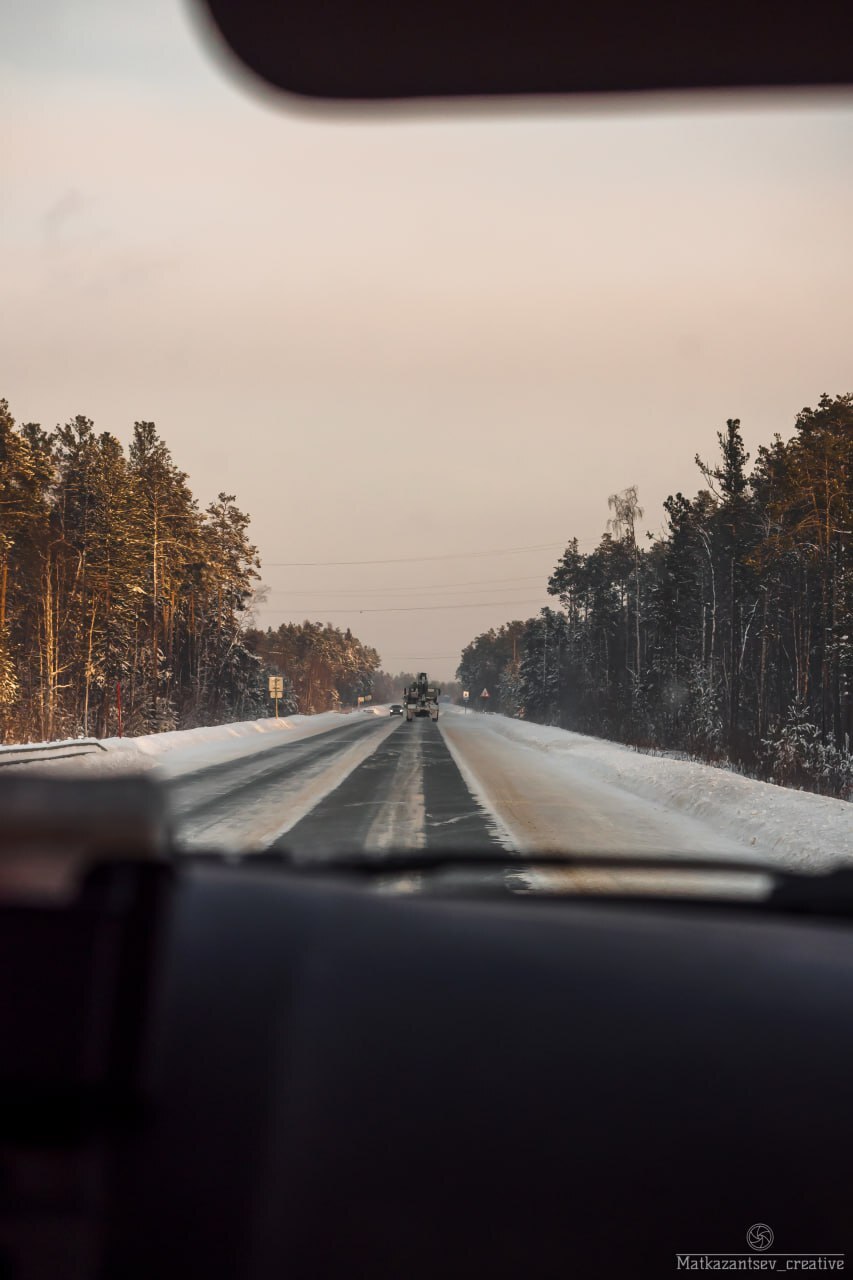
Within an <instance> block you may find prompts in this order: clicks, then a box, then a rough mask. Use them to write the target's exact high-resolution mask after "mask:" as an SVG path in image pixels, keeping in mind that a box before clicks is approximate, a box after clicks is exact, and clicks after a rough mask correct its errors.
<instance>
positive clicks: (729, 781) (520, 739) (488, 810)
mask: <svg viewBox="0 0 853 1280" xmlns="http://www.w3.org/2000/svg"><path fill="white" fill-rule="evenodd" d="M291 733H296V734H298V736H296V737H292V736H291V737H288V735H289V734H291ZM270 736H271V737H272V739H273V741H274V745H272V746H267V745H266V743H265V742H264V741H261V743H260V744H257V743H254V742H251V741H250V742H249V743H248V746H247V745H246V744H245V740H244V742H243V744H242V745H241V743H239V742H238V743H236V744H235V745H234V747H233V750H232V748H231V747H229V746H228V744H227V742H226V743H224V744H220V747H217V751H220V749H221V751H222V754H218V755H217V756H215V758H213V759H210V758H209V759H207V761H206V762H204V763H205V767H204V768H200V767H196V766H195V765H194V764H193V763H192V756H191V753H189V755H184V754H182V753H181V752H177V753H176V761H177V763H176V764H173V765H169V764H168V763H164V764H163V765H162V766H161V767H159V772H160V776H161V777H163V778H164V781H165V785H166V787H167V788H168V790H169V793H170V798H171V801H172V807H173V813H174V822H175V828H176V836H177V841H178V844H179V845H181V846H183V847H184V848H187V849H204V848H209V849H224V850H232V851H234V852H237V853H248V852H257V851H261V850H267V849H270V848H277V849H286V850H288V851H291V852H293V853H294V854H295V855H297V856H298V857H301V858H305V859H307V860H309V861H317V862H321V861H323V860H324V859H328V858H331V857H334V856H336V855H339V854H359V855H364V856H367V857H373V858H382V857H383V856H384V855H386V854H388V853H392V852H405V851H407V850H427V851H429V850H436V851H443V852H447V851H451V850H457V851H464V852H465V853H468V854H471V853H477V852H478V851H482V852H489V853H494V852H495V851H496V849H500V848H503V849H510V850H513V851H516V852H519V853H523V854H536V853H540V852H562V853H570V852H571V853H581V854H597V853H602V854H606V853H614V854H628V855H631V854H634V855H636V854H647V855H655V856H657V855H670V856H672V857H674V858H677V857H679V856H683V855H701V856H710V857H714V856H720V855H722V856H727V857H744V856H748V857H749V858H750V859H754V858H756V857H758V858H768V859H771V860H773V861H787V862H790V863H791V864H792V865H798V866H799V865H803V864H804V863H806V862H808V863H809V864H812V863H814V864H815V865H819V864H820V862H821V859H823V861H826V859H827V858H837V857H839V856H840V857H843V858H847V859H849V858H853V824H851V823H850V809H849V805H846V804H844V803H843V802H842V801H839V800H829V799H825V798H823V797H820V796H807V795H804V794H800V793H797V792H789V791H785V790H784V789H782V788H779V787H772V786H769V785H767V784H765V783H761V782H756V781H754V780H752V779H746V778H740V777H736V776H734V775H732V774H730V773H728V772H726V771H725V770H720V769H712V768H710V767H708V766H705V765H700V764H696V763H693V762H686V761H676V760H668V759H660V758H655V757H651V756H643V755H640V754H638V753H636V752H633V751H630V750H629V749H627V748H625V747H621V746H619V745H617V744H615V743H608V742H605V741H603V740H601V739H594V738H585V737H582V736H581V735H578V734H572V733H568V732H566V731H564V730H559V729H548V728H544V727H542V726H538V725H532V724H524V723H520V722H518V721H513V720H508V719H506V718H504V717H502V716H492V715H467V716H466V715H464V714H463V713H462V712H461V711H459V710H457V709H455V708H450V707H448V708H446V709H445V708H443V709H442V714H441V718H440V719H439V721H438V723H437V724H434V723H432V722H431V721H430V720H427V719H423V720H416V721H414V722H413V723H411V724H408V723H406V722H405V721H403V720H399V719H392V718H391V717H389V716H388V715H387V714H379V715H365V714H360V715H356V714H354V715H349V716H346V715H334V716H329V717H325V718H323V717H317V720H316V723H315V724H314V723H310V722H301V723H300V724H299V725H296V726H290V725H288V724H286V723H283V725H282V730H281V733H280V734H279V733H278V732H276V733H274V734H271V735H270ZM168 760H169V757H168V756H167V757H166V761H167V762H168ZM57 767H58V766H57ZM170 768H171V770H172V772H171V775H170V776H167V771H168V769H170ZM189 769H194V771H192V772H190V771H189ZM600 874H603V872H602V873H600Z"/></svg>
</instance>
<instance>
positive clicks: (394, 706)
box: [388, 702, 405, 716]
mask: <svg viewBox="0 0 853 1280" xmlns="http://www.w3.org/2000/svg"><path fill="white" fill-rule="evenodd" d="M388 714H389V715H392V716H402V715H405V712H404V710H403V708H402V707H401V706H400V703H399V702H392V703H391V710H390V712H389V713H388Z"/></svg>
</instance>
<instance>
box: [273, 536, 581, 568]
mask: <svg viewBox="0 0 853 1280" xmlns="http://www.w3.org/2000/svg"><path fill="white" fill-rule="evenodd" d="M564 545H565V544H564V543H562V542H537V543H533V544H532V545H531V546H527V547H497V548H494V549H493V550H491V551H452V552H450V553H449V554H447V555H440V556H398V557H396V558H394V559H390V560H266V561H265V562H264V565H263V567H264V568H268V569H320V568H323V567H325V566H327V565H359V564H425V563H426V562H427V561H432V560H477V559H480V558H481V557H483V556H509V555H516V554H517V553H521V552H526V551H549V550H550V551H552V550H553V549H554V548H555V547H562V546H564Z"/></svg>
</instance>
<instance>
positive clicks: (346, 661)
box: [245, 621, 379, 715]
mask: <svg viewBox="0 0 853 1280" xmlns="http://www.w3.org/2000/svg"><path fill="white" fill-rule="evenodd" d="M245 638H246V644H247V646H248V647H249V649H250V650H251V652H252V653H253V654H255V655H256V656H257V658H258V660H259V661H260V662H261V663H262V664H263V667H264V670H265V671H269V672H270V674H275V675H281V676H282V679H283V689H284V698H283V699H282V701H281V702H280V704H279V710H280V713H287V714H292V713H295V712H299V713H301V714H303V715H312V714H314V713H316V712H318V711H336V710H337V709H338V708H341V707H350V706H353V705H354V704H356V703H357V701H358V698H359V697H368V696H370V697H373V696H374V679H375V672H376V671H377V669H378V667H379V654H378V653H377V652H376V650H375V649H371V648H370V647H369V646H367V645H364V644H362V642H361V641H360V640H358V639H357V638H356V637H355V636H354V635H353V634H352V632H351V631H350V629H349V628H347V629H346V630H345V631H341V630H340V629H339V628H338V627H333V626H332V624H331V623H329V622H327V623H321V622H307V621H306V622H301V623H294V622H287V623H283V624H282V625H281V626H280V627H279V628H278V629H277V630H273V629H272V627H269V628H268V629H267V630H266V631H260V630H257V629H253V628H250V629H249V630H247V632H246V637H245Z"/></svg>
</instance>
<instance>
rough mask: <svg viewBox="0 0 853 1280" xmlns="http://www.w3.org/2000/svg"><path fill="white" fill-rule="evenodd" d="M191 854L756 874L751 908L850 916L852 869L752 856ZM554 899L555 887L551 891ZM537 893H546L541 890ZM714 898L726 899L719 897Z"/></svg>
mask: <svg viewBox="0 0 853 1280" xmlns="http://www.w3.org/2000/svg"><path fill="white" fill-rule="evenodd" d="M187 856H190V857H191V858H193V859H198V858H201V859H203V860H207V858H212V860H215V861H218V862H223V861H224V862H226V863H231V864H239V865H242V866H244V867H247V866H255V867H260V866H275V867H279V868H281V869H282V870H286V871H287V872H289V873H290V872H295V873H297V874H300V875H305V876H311V877H323V876H326V875H329V874H343V875H352V876H355V877H363V878H365V879H371V878H377V877H387V876H394V875H407V874H413V873H417V872H427V873H429V872H439V873H440V872H442V871H454V870H467V871H478V870H481V871H486V870H490V869H491V870H492V871H494V870H496V869H498V870H504V871H510V872H522V873H523V872H524V871H536V870H539V869H540V868H551V869H554V870H568V871H573V870H577V871H586V872H593V873H594V872H596V871H615V872H619V873H623V874H625V873H627V874H628V875H630V874H632V873H634V872H637V873H639V874H640V875H642V874H643V873H645V874H646V875H648V874H650V873H651V874H653V875H660V876H676V877H679V878H681V877H685V876H691V875H696V876H701V875H711V876H715V877H721V878H725V877H726V876H729V877H731V876H743V877H744V878H748V877H761V878H762V879H764V880H766V881H768V882H769V891H768V892H767V893H765V894H763V895H760V894H757V895H756V896H755V897H754V898H750V899H749V903H750V905H754V906H759V907H769V908H772V909H774V910H779V911H783V912H786V913H801V914H806V915H816V916H822V917H838V918H841V919H849V918H850V917H851V916H853V864H844V865H840V866H834V867H829V868H827V869H825V870H816V871H802V870H799V869H796V868H792V867H782V866H779V865H775V864H773V863H769V862H764V861H761V860H760V859H758V858H731V857H724V858H711V857H694V856H689V857H682V856H680V855H671V856H669V857H667V856H663V855H660V854H657V855H648V854H642V855H639V856H634V855H632V854H613V853H604V854H593V853H536V854H519V853H514V852H511V851H509V850H493V849H489V850H484V851H483V852H481V853H477V852H474V851H471V852H468V851H466V850H455V851H454V850H442V849H415V850H411V851H410V852H407V853H391V854H375V855H367V854H363V853H356V854H333V855H331V856H330V857H328V858H317V857H315V856H312V857H310V858H308V857H299V856H298V854H295V853H294V852H293V851H291V850H285V849H270V850H267V851H265V852H264V853H256V854H245V855H242V856H235V855H221V854H220V855H203V854H202V855H199V854H192V855H186V854H184V855H182V861H183V860H184V859H185V858H186V857H187ZM555 892H556V893H558V894H560V896H563V895H562V894H561V893H560V890H556V891H555ZM539 896H550V895H549V891H548V890H547V889H546V890H543V892H542V894H541V895H539ZM579 896H584V897H587V896H589V897H596V898H598V897H600V898H602V899H606V900H608V901H612V900H614V898H615V897H616V895H615V894H613V893H611V892H609V891H604V892H600V893H599V892H598V891H597V890H595V891H592V892H591V893H590V894H582V895H579ZM689 896H690V900H691V901H694V902H702V901H705V900H710V898H711V895H710V894H708V895H707V896H705V895H703V896H702V897H697V895H696V894H695V893H692V894H690V895H689ZM618 897H619V898H620V899H622V900H625V899H627V900H629V901H633V900H639V899H640V898H642V900H644V901H649V900H650V894H649V893H648V891H644V892H642V893H637V894H632V893H631V889H630V885H620V886H619V892H618ZM659 900H661V901H663V900H666V901H673V900H679V901H681V900H682V897H681V895H680V894H679V893H678V892H677V891H673V890H668V889H667V888H666V886H665V885H661V893H660V895H659ZM717 900H728V899H727V896H726V895H725V894H722V895H720V898H719V899H718V898H715V899H714V901H717Z"/></svg>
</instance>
